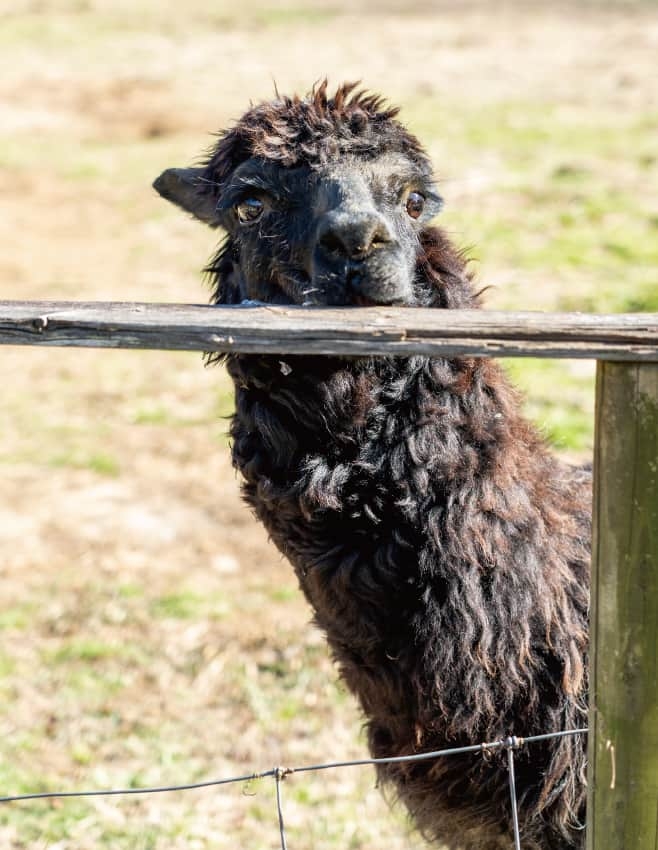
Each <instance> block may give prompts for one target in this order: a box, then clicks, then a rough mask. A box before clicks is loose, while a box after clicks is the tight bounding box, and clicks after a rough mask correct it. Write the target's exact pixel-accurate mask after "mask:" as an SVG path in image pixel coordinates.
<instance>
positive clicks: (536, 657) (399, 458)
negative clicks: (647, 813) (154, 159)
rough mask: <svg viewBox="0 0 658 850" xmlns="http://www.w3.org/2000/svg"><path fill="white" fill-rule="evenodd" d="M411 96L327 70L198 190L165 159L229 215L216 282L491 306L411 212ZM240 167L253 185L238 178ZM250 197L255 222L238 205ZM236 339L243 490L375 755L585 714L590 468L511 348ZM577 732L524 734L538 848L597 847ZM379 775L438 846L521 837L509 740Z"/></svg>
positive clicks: (529, 813) (179, 197) (526, 828)
mask: <svg viewBox="0 0 658 850" xmlns="http://www.w3.org/2000/svg"><path fill="white" fill-rule="evenodd" d="M396 114H397V111H396V110H393V109H388V108H385V107H384V106H383V104H382V101H381V100H380V99H379V98H377V97H375V96H373V95H367V94H363V93H355V92H354V86H353V85H345V86H342V87H340V88H339V89H338V91H337V92H336V94H335V95H334V97H333V98H329V97H328V95H327V86H326V83H323V84H322V85H321V86H319V87H317V88H316V89H314V90H313V91H312V92H311V93H310V95H309V96H308V97H307V98H299V97H293V98H281V97H280V98H278V99H277V100H276V101H274V102H273V103H269V104H263V105H260V106H256V107H253V108H252V109H250V110H249V111H248V112H247V113H246V114H245V116H244V117H243V118H242V119H241V120H240V121H239V122H238V123H237V124H236V125H235V127H233V128H232V129H231V130H229V131H228V132H227V133H225V134H224V135H223V136H222V137H221V138H220V139H219V141H218V143H217V145H216V148H215V150H214V151H213V152H212V154H211V155H210V156H209V157H208V159H207V161H206V162H205V164H204V166H203V170H202V172H201V175H200V179H199V180H198V181H196V180H195V181H194V184H193V185H194V186H195V187H196V191H198V195H199V197H200V198H201V200H199V201H198V204H199V205H200V206H198V207H197V206H196V204H197V201H196V200H194V198H193V197H191V195H190V190H189V185H190V181H189V179H188V178H187V177H185V181H186V183H185V186H183V187H182V188H180V189H177V188H176V186H177V185H178V184H177V183H176V182H175V181H174V183H173V184H172V179H173V178H172V179H169V182H168V183H167V184H166V187H165V190H163V194H165V191H166V197H169V198H170V199H173V200H175V201H177V202H178V203H180V204H181V205H182V206H184V207H185V208H186V209H188V210H190V211H192V212H195V214H197V215H199V217H202V218H203V220H205V221H208V222H209V223H211V224H217V225H219V226H222V227H224V228H225V229H226V230H227V231H228V238H227V242H226V244H225V245H224V246H223V248H222V250H221V251H220V253H219V254H218V256H217V257H216V258H215V260H214V261H213V263H212V264H211V266H210V274H211V276H212V278H213V286H214V290H215V295H216V299H217V300H218V301H220V302H222V303H236V302H238V301H239V300H241V297H244V293H245V292H247V294H248V293H249V292H250V291H251V290H250V289H249V287H252V289H253V287H255V286H256V283H254V281H256V280H258V281H259V283H258V286H259V287H260V288H259V289H258V290H257V291H258V294H259V296H260V298H261V299H262V300H265V301H269V302H272V303H291V302H292V303H304V299H305V298H306V297H308V293H313V297H314V298H315V301H314V302H313V303H345V304H350V303H356V304H358V303H362V300H363V299H364V298H366V297H367V298H368V299H369V300H372V301H374V302H375V303H388V302H391V303H400V301H402V303H407V304H410V305H415V304H424V305H432V306H434V307H436V308H443V309H449V308H457V307H473V306H475V305H476V295H475V294H474V292H473V287H472V284H471V281H470V278H469V275H468V274H467V273H466V271H465V261H464V258H463V257H462V255H461V254H460V253H459V252H458V251H457V250H455V249H454V248H453V247H452V246H451V244H450V242H449V240H448V239H447V237H446V236H445V234H443V232H442V231H441V230H439V229H437V228H435V227H432V226H430V225H429V224H428V218H427V217H426V218H423V217H422V216H420V217H419V218H418V219H417V217H416V215H415V213H416V211H417V205H418V203H419V202H418V198H417V195H418V194H420V195H421V197H422V198H423V199H425V200H426V201H427V203H428V204H429V203H430V200H431V198H432V192H433V189H432V185H431V178H430V176H429V169H428V163H427V158H426V156H425V154H424V153H423V152H422V150H421V148H420V145H419V143H418V142H417V140H416V139H415V138H414V137H413V136H411V135H410V134H409V133H408V132H407V131H406V130H405V129H404V128H403V127H402V125H400V124H399V123H398V122H397V121H396V120H395V115H396ZM392 157H393V158H392ZM236 169H237V172H236ZM240 169H246V170H243V171H240ZM180 173H182V172H180ZM177 174H178V172H177ZM236 174H237V176H236ZM240 175H245V176H240ZM398 175H402V176H399V179H398ZM238 177H239V180H238ZM256 178H258V179H256ZM161 179H162V178H161ZM178 179H179V178H178V177H177V176H176V178H175V180H176V181H178ZM240 180H241V181H242V182H244V183H245V184H247V183H248V186H247V190H246V192H247V194H242V195H240V194H237V195H235V194H234V193H235V186H236V181H237V182H238V183H239V182H240ZM258 181H260V183H259V182H258ZM156 185H157V184H156ZM162 185H164V184H162ZM171 185H174V188H173V189H172V188H171ZM254 187H255V188H254ZM259 187H260V188H259ZM332 187H334V188H332ZM335 187H337V188H335ZM261 190H262V191H261ZM257 191H259V192H260V194H254V193H256V192H257ZM227 193H228V194H227ZM209 195H210V196H211V198H212V202H213V204H215V202H216V209H218V210H220V211H221V212H220V213H218V214H217V215H218V218H217V220H216V221H215V220H214V219H213V218H212V213H211V212H209V210H212V209H214V207H209V206H208V196H209ZM252 197H255V198H256V201H253V200H252ZM409 198H411V200H412V204H411V206H410V202H409ZM245 199H246V200H245ZM355 199H360V200H359V201H358V203H357V201H356V200H355ZM241 203H246V204H247V212H249V209H250V207H249V204H252V206H253V207H254V209H255V210H256V213H254V215H256V214H257V215H258V216H260V218H259V219H258V222H257V224H256V225H254V224H252V223H251V222H249V221H246V222H245V221H241V220H240V219H239V215H238V213H239V212H240V209H241V208H240V204H241ZM359 204H361V205H365V207H366V208H367V210H369V212H368V217H367V218H366V219H365V223H364V213H363V207H362V206H359ZM300 205H301V206H302V207H303V209H302V212H301V213H299V215H300V219H299V220H298V219H296V218H295V216H296V215H297V212H296V210H298V208H299V207H300ZM436 209H438V205H435V207H431V209H430V212H431V213H432V214H433V212H434V211H435V210H436ZM198 210H201V212H198ZM409 210H411V211H409ZM412 213H413V215H412ZM341 216H342V218H340V217H341ZM350 216H352V218H350ZM302 217H303V218H304V220H303V221H302ZM428 217H431V216H430V215H429V213H428ZM306 219H309V222H308V223H307V222H306ZM416 219H417V220H416ZM335 221H338V222H339V223H340V222H344V221H347V222H348V224H349V222H353V227H354V228H357V227H360V228H362V230H363V232H364V234H366V236H367V239H366V236H364V237H363V238H362V239H361V238H360V242H362V243H363V244H364V245H365V247H363V246H362V245H361V244H359V246H358V251H357V250H356V249H353V247H352V246H351V244H350V243H349V238H350V233H351V231H350V229H349V227H348V228H347V230H338V229H334V230H333V231H332V230H330V231H327V228H328V227H329V224H331V226H332V227H333V226H334V224H332V222H335ZM328 223H329V224H328ZM340 226H341V227H343V225H342V224H341V225H340ZM351 226H352V225H350V227H351ZM335 227H336V228H337V227H338V225H335ZM376 228H379V230H376ZM327 232H329V238H328V237H327ZM372 233H375V236H372ZM346 234H347V235H346ZM364 240H365V241H364ZM368 240H371V241H370V242H368ZM382 258H384V259H382ZM387 264H388V265H387ZM391 265H392V267H393V269H394V273H391V274H388V269H389V266H391ZM387 274H388V277H387V276H386V275H387ZM291 281H292V282H291ZM382 281H383V282H382ZM396 287H397V288H396ZM364 292H365V293H366V295H364V294H363V293H364ZM384 299H386V301H385V300H384ZM226 360H227V366H228V370H229V372H230V374H231V377H232V378H233V380H234V382H235V387H236V408H237V409H236V414H235V417H234V419H233V421H232V425H231V435H232V439H233V459H234V463H235V466H236V467H237V469H238V470H239V471H240V472H241V474H242V476H243V479H244V486H243V493H244V497H245V499H246V501H247V503H248V504H249V505H250V506H251V507H252V508H253V510H254V511H255V513H256V515H257V516H258V517H259V518H260V520H261V521H262V522H263V523H264V525H265V527H266V528H267V530H268V532H269V534H270V536H271V538H272V540H273V542H274V543H275V544H276V546H277V547H278V548H279V549H280V550H281V551H282V552H283V553H284V554H285V555H286V557H287V558H288V559H289V560H290V562H291V563H292V565H293V567H294V569H295V571H296V574H297V576H298V579H299V583H300V586H301V588H302V590H303V592H304V593H305V595H306V597H307V598H308V600H309V602H310V604H311V605H312V607H313V609H314V612H315V620H316V622H317V623H318V625H319V626H320V627H321V628H322V629H323V630H324V632H325V633H326V636H327V640H328V641H329V644H330V646H331V649H332V652H333V655H334V657H335V659H336V661H337V663H338V665H339V668H340V673H341V675H342V677H343V679H344V680H345V682H346V683H347V685H348V687H349V688H350V689H351V691H352V692H353V693H354V694H355V695H356V697H357V699H358V700H359V702H360V704H361V706H362V708H363V712H364V714H365V716H366V718H367V727H368V740H369V745H370V751H371V753H372V754H373V756H377V757H383V756H396V755H402V754H409V753H415V752H422V751H427V750H434V749H441V748H444V747H453V746H460V745H467V744H472V743H479V742H483V741H492V740H495V739H499V738H502V737H505V736H507V735H510V734H515V735H518V736H529V735H535V734H541V733H546V732H551V731H558V730H564V729H569V728H578V727H582V726H584V725H585V722H586V712H587V705H586V698H587V618H588V581H589V539H590V487H591V482H590V478H589V474H588V473H587V472H586V471H584V470H579V469H575V468H572V467H570V466H567V465H566V464H563V463H560V462H559V461H558V460H557V459H556V458H554V457H553V456H552V455H551V454H550V453H549V451H548V450H547V448H546V446H545V445H544V443H543V441H542V439H541V438H540V436H539V435H538V434H537V433H536V431H535V430H534V429H533V428H532V427H531V426H530V425H529V424H528V423H527V422H526V421H524V419H523V418H522V416H521V415H520V412H519V399H518V398H517V395H516V393H515V392H514V390H513V389H512V388H511V387H510V385H509V384H508V382H507V379H506V378H505V375H504V373H503V372H502V370H501V369H500V367H499V366H498V365H497V364H496V363H495V362H492V361H489V360H481V359H454V360H446V359H441V358H428V357H411V358H360V359H352V360H350V359H344V358H330V357H300V356H298V357H286V358H285V368H282V364H281V357H280V356H257V355H230V356H229V357H227V358H226ZM585 752H586V741H585V739H584V736H577V737H565V738H561V739H557V740H550V741H546V742H543V743H541V744H534V745H532V746H527V747H526V748H524V749H522V750H521V751H520V752H519V753H518V755H517V757H516V771H517V788H518V795H519V808H520V822H521V833H522V845H523V847H524V848H525V850H576V848H579V850H580V848H582V847H583V846H584V831H583V820H584V813H585V786H584V773H585ZM379 777H380V779H381V780H382V781H383V782H384V783H386V784H387V785H388V786H389V787H391V788H393V789H394V792H395V794H396V795H397V796H398V797H399V798H400V799H401V800H402V801H403V802H404V804H405V805H406V806H407V808H408V810H409V812H410V814H411V815H412V817H413V819H414V821H415V823H416V824H417V825H418V827H419V828H420V829H421V830H422V831H423V832H424V833H425V835H426V836H427V837H428V838H429V839H431V840H434V841H436V842H437V843H439V844H441V845H442V846H445V847H447V848H450V850H502V848H508V847H509V846H511V838H510V834H511V833H510V831H511V812H510V806H509V799H508V777H507V768H506V763H505V758H504V757H503V754H501V753H495V754H491V755H489V756H487V757H480V756H453V757H450V758H445V759H440V760H437V761H423V762H418V763H413V764H397V765H387V766H382V767H381V768H380V770H379Z"/></svg>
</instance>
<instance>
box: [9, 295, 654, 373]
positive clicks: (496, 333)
mask: <svg viewBox="0 0 658 850" xmlns="http://www.w3.org/2000/svg"><path fill="white" fill-rule="evenodd" d="M0 344H5V345H54V346H82V347H105V348H150V349H177V350H189V351H224V352H228V351H239V352H252V353H253V352H259V353H282V354H342V355H354V356H360V355H366V354H388V355H395V354H398V355H411V354H421V353H422V354H434V355H442V356H443V355H445V356H459V355H463V356H484V357H488V356H505V357H573V358H596V359H600V360H634V361H658V314H655V313H638V314H620V315H594V314H584V313H533V312H524V313H507V312H494V311H485V310H432V309H414V308H403V307H400V308H394V307H376V308H372V307H368V308H355V307H342V308H305V307H274V306H251V305H249V306H246V305H241V306H238V307H211V306H200V305H191V304H138V303H121V302H112V303H102V302H56V301H33V302H28V301H3V302H0Z"/></svg>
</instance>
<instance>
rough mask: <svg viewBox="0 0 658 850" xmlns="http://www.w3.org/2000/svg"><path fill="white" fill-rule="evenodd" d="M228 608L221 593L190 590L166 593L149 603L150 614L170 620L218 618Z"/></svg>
mask: <svg viewBox="0 0 658 850" xmlns="http://www.w3.org/2000/svg"><path fill="white" fill-rule="evenodd" d="M229 609H230V603H229V602H228V600H227V599H226V597H225V596H224V595H223V594H218V593H210V594H202V593H196V592H195V591H191V590H181V591H178V592H176V593H167V594H165V595H163V596H159V597H157V598H156V599H153V600H152V601H151V602H150V603H149V612H150V614H151V616H153V617H157V618H159V619H171V620H192V619H202V618H203V617H211V618H212V619H218V618H221V617H223V616H225V615H226V614H227V613H228V611H229Z"/></svg>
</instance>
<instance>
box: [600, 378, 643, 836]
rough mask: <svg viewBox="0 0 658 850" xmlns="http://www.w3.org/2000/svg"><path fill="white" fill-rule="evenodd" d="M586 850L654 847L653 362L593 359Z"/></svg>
mask: <svg viewBox="0 0 658 850" xmlns="http://www.w3.org/2000/svg"><path fill="white" fill-rule="evenodd" d="M591 617H592V631H591V638H592V644H591V652H592V661H591V670H592V682H591V696H590V717H589V728H590V730H591V732H592V733H593V734H590V741H589V765H590V766H589V792H588V794H589V796H588V813H587V819H588V834H587V848H588V850H658V365H656V364H643V365H641V364H639V363H616V362H599V364H598V372H597V401H596V442H595V450H594V548H593V554H592V612H591Z"/></svg>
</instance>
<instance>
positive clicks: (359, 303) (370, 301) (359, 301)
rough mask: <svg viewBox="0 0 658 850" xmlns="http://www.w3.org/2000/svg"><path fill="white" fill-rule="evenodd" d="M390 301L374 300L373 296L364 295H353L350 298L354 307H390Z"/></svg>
mask: <svg viewBox="0 0 658 850" xmlns="http://www.w3.org/2000/svg"><path fill="white" fill-rule="evenodd" d="M392 303H393V302H392V301H375V299H374V298H368V297H367V296H366V295H355V296H354V297H353V298H352V304H353V305H354V306H355V307H390V306H391V304H392Z"/></svg>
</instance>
